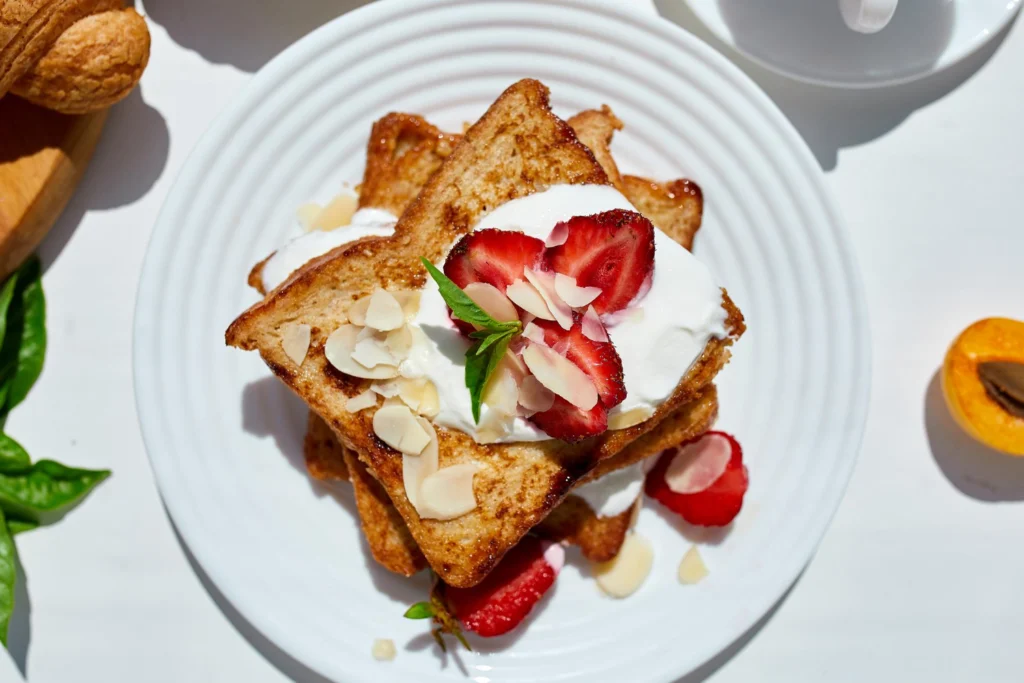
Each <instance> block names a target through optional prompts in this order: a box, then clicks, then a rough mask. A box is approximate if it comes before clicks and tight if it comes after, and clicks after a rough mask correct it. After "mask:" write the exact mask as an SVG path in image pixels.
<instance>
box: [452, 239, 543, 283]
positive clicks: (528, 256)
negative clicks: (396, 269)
mask: <svg viewBox="0 0 1024 683" xmlns="http://www.w3.org/2000/svg"><path fill="white" fill-rule="evenodd" d="M543 261H544V242H542V241H541V240H539V239H537V238H535V237H530V236H529V235H524V234H523V233H521V232H510V231H508V230H478V231H476V232H471V233H469V234H468V235H465V236H463V237H462V239H460V240H459V241H458V242H456V243H455V246H454V247H452V250H451V251H450V252H449V253H448V258H447V260H446V261H445V262H444V274H445V275H447V276H448V278H449V279H450V280H451V281H452V282H454V283H455V284H457V285H458V286H459V287H463V288H464V287H465V286H466V285H468V284H469V283H471V282H486V283H488V284H491V285H494V286H495V287H497V288H498V289H500V290H501V291H502V292H504V291H505V288H506V287H508V286H509V285H510V284H512V283H513V282H515V281H516V280H522V279H523V269H524V268H540V267H541V264H542V263H543Z"/></svg>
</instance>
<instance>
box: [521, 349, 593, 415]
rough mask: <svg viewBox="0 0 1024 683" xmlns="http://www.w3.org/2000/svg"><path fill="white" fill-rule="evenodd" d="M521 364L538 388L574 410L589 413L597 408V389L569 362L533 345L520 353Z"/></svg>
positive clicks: (554, 353)
mask: <svg viewBox="0 0 1024 683" xmlns="http://www.w3.org/2000/svg"><path fill="white" fill-rule="evenodd" d="M523 360H524V361H525V362H526V367H528V368H530V372H532V373H533V374H534V376H535V377H536V378H537V380H538V381H540V383H541V384H543V385H544V386H545V387H547V388H548V389H550V390H551V391H553V392H554V393H556V394H558V395H559V396H561V397H562V398H564V399H565V400H566V401H568V402H569V403H571V404H573V405H574V406H576V407H577V408H580V409H582V410H590V409H591V408H593V407H594V406H595V405H597V388H596V387H595V386H594V383H593V382H592V381H591V380H590V378H589V377H588V376H587V374H586V373H585V372H583V371H582V370H580V369H579V368H578V367H577V366H576V364H575V363H573V362H572V361H571V360H568V359H566V358H563V357H562V356H560V355H558V353H556V352H555V351H553V350H552V349H549V348H548V347H546V346H541V345H540V344H534V343H532V342H531V343H530V345H529V346H527V347H526V348H525V349H524V350H523Z"/></svg>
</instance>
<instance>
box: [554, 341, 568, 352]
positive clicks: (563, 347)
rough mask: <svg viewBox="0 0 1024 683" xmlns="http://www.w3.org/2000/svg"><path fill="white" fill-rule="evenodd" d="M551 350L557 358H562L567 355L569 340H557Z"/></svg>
mask: <svg viewBox="0 0 1024 683" xmlns="http://www.w3.org/2000/svg"><path fill="white" fill-rule="evenodd" d="M551 350H552V351H554V352H555V353H557V354H558V355H559V356H564V355H565V354H567V353H569V340H568V339H559V340H558V341H556V342H555V345H554V346H552V347H551Z"/></svg>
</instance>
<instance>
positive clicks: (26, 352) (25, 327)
mask: <svg viewBox="0 0 1024 683" xmlns="http://www.w3.org/2000/svg"><path fill="white" fill-rule="evenodd" d="M7 318H8V325H9V327H8V332H9V333H10V334H11V335H14V334H18V335H19V336H18V338H17V339H15V340H14V341H17V342H18V346H17V352H16V353H15V354H14V358H15V367H14V374H13V377H12V379H11V381H10V386H9V390H8V392H7V396H6V403H5V404H3V405H4V406H5V409H4V412H5V413H6V412H10V410H11V409H12V408H14V406H16V405H18V404H19V403H21V402H22V401H23V400H25V397H26V396H28V392H29V390H30V389H32V386H33V385H34V384H35V383H36V380H37V379H39V375H40V373H42V371H43V358H44V357H45V356H46V296H45V295H44V294H43V280H42V268H41V267H40V265H39V259H38V258H36V257H35V256H33V257H32V258H30V259H29V260H28V261H26V262H25V264H24V265H23V266H22V267H21V269H20V270H19V274H18V283H17V287H16V288H15V292H14V301H13V305H12V306H11V309H10V311H9V314H8V316H7ZM11 322H13V323H14V325H13V326H10V323H11ZM5 341H6V340H5ZM5 347H7V345H6V344H3V345H2V346H0V358H3V357H4V354H3V349H4V348H5Z"/></svg>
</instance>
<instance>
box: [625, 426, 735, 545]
mask: <svg viewBox="0 0 1024 683" xmlns="http://www.w3.org/2000/svg"><path fill="white" fill-rule="evenodd" d="M723 437H724V438H725V439H728V441H729V447H730V457H729V463H728V464H727V465H726V466H725V471H724V472H722V474H721V475H720V476H719V477H718V478H717V479H715V481H714V482H713V483H712V484H711V485H710V486H708V487H707V488H705V489H704V490H702V491H700V492H698V493H676V492H675V491H673V490H672V489H671V487H670V486H669V483H668V481H667V480H666V477H665V475H666V472H667V471H668V469H669V467H670V466H671V464H672V461H673V460H674V459H675V458H676V457H677V456H679V455H680V452H681V451H682V449H683V448H684V447H686V446H690V445H691V444H697V443H699V442H700V441H701V440H703V439H711V438H723ZM748 484H749V482H748V478H747V468H746V467H744V466H743V449H742V448H740V444H739V443H738V442H737V441H736V439H734V438H733V437H732V436H731V435H729V434H726V433H725V432H707V433H705V434H703V435H702V436H699V437H697V438H696V439H693V440H691V441H687V442H686V443H683V444H680V445H679V446H676V447H675V448H670V449H669V450H667V451H665V452H664V453H662V454H661V456H660V458H659V459H658V463H657V464H656V465H655V466H654V468H653V469H652V470H651V471H650V472H649V473H648V474H647V482H646V484H645V487H644V488H645V490H646V491H647V495H648V496H650V497H651V498H654V499H655V500H657V501H658V502H659V503H661V504H662V505H664V506H665V507H667V508H668V509H670V510H672V511H673V512H676V513H678V514H679V515H681V516H682V518H683V519H685V520H686V521H687V522H689V523H690V524H696V525H698V526H726V525H727V524H729V523H731V522H732V521H733V520H734V519H736V515H738V514H739V512H740V509H741V508H742V507H743V496H744V495H745V494H746V493H747V486H748Z"/></svg>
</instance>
